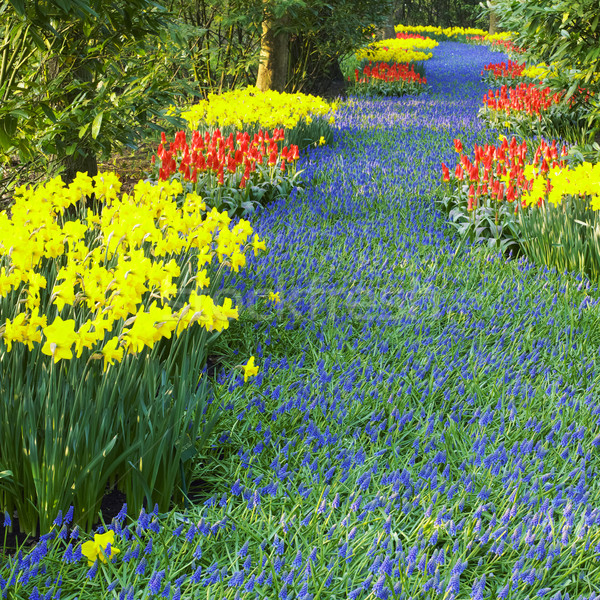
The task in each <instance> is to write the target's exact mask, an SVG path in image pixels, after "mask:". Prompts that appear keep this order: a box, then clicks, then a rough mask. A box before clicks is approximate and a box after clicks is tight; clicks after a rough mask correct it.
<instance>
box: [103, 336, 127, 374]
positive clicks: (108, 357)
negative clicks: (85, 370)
mask: <svg viewBox="0 0 600 600" xmlns="http://www.w3.org/2000/svg"><path fill="white" fill-rule="evenodd" d="M118 343H119V338H117V337H113V338H110V340H108V342H106V344H104V348H102V356H103V357H104V372H106V369H107V368H108V365H112V364H114V363H115V361H116V362H121V361H122V360H123V348H121V347H120V346H118Z"/></svg>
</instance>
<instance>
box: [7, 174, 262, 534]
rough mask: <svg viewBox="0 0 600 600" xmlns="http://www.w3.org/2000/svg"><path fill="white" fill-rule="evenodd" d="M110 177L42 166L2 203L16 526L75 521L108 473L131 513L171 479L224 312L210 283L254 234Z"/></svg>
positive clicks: (92, 509)
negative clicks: (44, 170) (35, 183)
mask: <svg viewBox="0 0 600 600" xmlns="http://www.w3.org/2000/svg"><path fill="white" fill-rule="evenodd" d="M119 187H120V184H119V182H118V179H116V178H115V177H114V176H113V175H110V174H100V175H98V176H97V177H95V178H94V180H93V181H92V179H91V178H89V177H87V176H85V175H83V174H79V175H78V177H77V178H76V180H75V181H74V182H73V183H72V184H71V185H69V186H68V187H65V186H64V185H63V183H62V181H61V180H60V178H56V179H54V180H51V181H49V182H48V183H47V184H45V185H44V186H39V187H37V188H35V189H33V188H29V189H20V190H19V194H18V197H17V199H16V202H15V204H14V206H13V207H12V211H11V212H12V215H11V218H8V216H7V215H6V213H1V214H0V222H1V223H2V228H1V231H2V238H1V240H0V260H1V264H2V269H1V270H0V317H1V318H2V320H3V324H2V326H1V327H0V335H1V337H0V358H1V360H0V369H1V375H0V395H1V398H2V402H1V409H0V410H1V411H2V422H3V423H9V422H11V423H13V424H14V427H11V428H10V429H9V430H8V429H7V428H6V427H3V432H2V436H1V438H0V449H1V453H0V456H1V462H0V470H2V471H7V472H9V476H8V477H4V478H3V479H0V499H1V501H2V504H3V505H4V506H5V507H6V509H7V510H8V511H9V512H10V513H12V511H13V510H16V511H17V512H18V515H19V524H20V526H21V528H22V529H23V530H25V531H27V532H29V533H35V531H36V527H37V526H38V524H39V527H40V530H41V531H42V532H47V531H48V530H49V528H50V523H51V519H50V515H51V514H52V513H56V512H57V511H58V510H63V511H65V510H66V509H67V508H68V507H69V505H70V504H73V505H74V506H75V518H76V520H77V522H78V523H80V524H81V525H85V526H87V527H89V526H90V525H91V524H92V522H93V520H94V519H95V514H96V510H97V508H98V506H99V502H100V500H101V499H102V496H103V494H104V492H105V488H106V486H107V484H108V483H109V481H110V482H112V483H116V485H117V486H118V488H119V489H121V490H123V491H124V492H125V494H126V496H127V499H128V502H129V503H130V506H131V507H135V510H139V509H140V508H141V506H142V502H143V501H144V500H145V501H147V502H148V503H154V502H158V504H159V506H160V507H161V509H162V510H166V509H167V508H168V507H169V505H170V502H171V498H172V496H173V494H176V493H177V490H178V488H180V487H181V486H183V487H184V488H185V481H186V479H185V478H186V472H187V473H188V474H189V460H190V459H191V458H192V457H193V456H194V455H195V454H196V451H197V449H196V444H197V443H198V444H199V445H200V446H201V445H202V440H201V437H202V431H203V429H204V428H205V427H207V426H206V425H205V421H207V420H208V421H210V418H209V417H208V416H207V415H205V414H204V412H205V410H206V408H207V392H208V390H207V388H206V384H205V383H202V385H200V386H198V381H199V380H198V378H199V376H200V373H201V370H202V368H203V366H204V364H205V361H206V356H207V348H208V345H209V343H210V342H211V340H212V339H214V338H215V337H216V336H217V335H218V333H219V332H221V331H223V330H224V329H227V327H228V326H229V320H230V319H235V318H237V315H238V312H237V308H235V307H234V306H233V305H232V301H231V299H230V298H224V299H223V302H222V304H218V300H219V297H220V295H221V292H219V290H220V287H221V286H222V285H223V282H224V280H225V279H226V277H227V274H228V272H231V271H235V272H237V271H239V269H240V268H243V267H244V265H245V263H246V255H245V252H246V250H247V249H248V248H249V247H251V246H252V245H254V247H255V250H257V249H258V247H259V246H262V247H264V243H262V242H260V240H259V239H258V237H257V236H255V237H254V241H253V242H250V236H251V233H252V228H251V227H250V225H249V223H248V222H246V221H239V222H238V223H236V224H230V219H229V217H227V215H226V214H222V213H218V212H217V211H214V210H213V211H211V212H210V213H207V212H206V206H205V204H204V203H203V202H202V201H201V199H200V198H199V197H198V196H196V195H195V194H187V195H182V188H181V185H180V184H179V183H178V182H171V183H165V182H161V183H159V184H157V185H152V184H147V183H143V182H140V183H139V184H138V185H137V186H136V188H135V191H134V193H133V195H132V196H127V195H124V196H123V197H122V198H119V197H118V192H119ZM92 194H93V195H94V196H95V199H96V200H95V202H96V207H95V210H91V209H90V208H87V209H86V206H85V205H86V197H87V196H90V195H92ZM176 197H179V203H177V202H176V200H175V198H176ZM73 213H76V215H77V218H73ZM215 300H216V301H215ZM209 334H210V335H209ZM209 429H210V426H208V429H207V431H208V430H209Z"/></svg>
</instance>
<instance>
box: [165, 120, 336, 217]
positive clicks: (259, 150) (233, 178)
mask: <svg viewBox="0 0 600 600" xmlns="http://www.w3.org/2000/svg"><path fill="white" fill-rule="evenodd" d="M284 140H285V131H284V130H283V129H275V130H274V131H273V132H272V133H269V132H268V131H265V132H263V131H259V132H258V133H256V134H254V135H252V136H251V135H250V134H249V133H248V132H247V131H245V132H237V133H236V134H235V136H234V134H233V133H230V134H229V136H228V137H227V138H225V137H223V135H222V134H221V131H220V129H215V130H214V131H213V132H212V134H211V133H210V132H208V131H206V132H205V133H204V135H202V134H201V133H200V132H199V131H194V132H193V133H192V137H191V140H190V142H189V143H188V141H187V136H186V132H185V131H180V132H178V133H177V134H176V135H175V140H174V141H173V142H170V143H167V139H166V136H165V135H164V134H163V136H162V142H161V144H160V145H159V147H158V150H157V153H156V156H155V157H153V164H156V165H157V166H158V179H159V180H160V181H167V180H170V179H171V178H173V177H174V176H176V177H178V178H180V179H181V180H182V182H183V185H185V186H186V188H187V190H188V191H189V192H194V193H195V194H198V195H199V196H201V197H202V199H203V200H204V201H205V202H207V203H208V204H209V205H210V207H215V208H217V209H218V210H221V209H222V208H225V209H226V210H227V211H228V214H229V216H230V217H233V216H236V215H244V216H247V215H249V214H251V213H253V212H254V211H255V210H256V208H257V207H258V206H261V205H264V204H266V203H268V202H270V201H272V200H274V199H275V198H285V197H287V196H289V194H290V193H291V191H292V189H293V188H294V185H295V184H296V183H297V175H298V173H297V171H296V161H297V160H298V158H299V153H298V146H296V145H294V144H292V145H290V146H289V147H288V146H283V143H284ZM321 143H322V144H324V143H325V139H324V138H321ZM156 158H158V161H156Z"/></svg>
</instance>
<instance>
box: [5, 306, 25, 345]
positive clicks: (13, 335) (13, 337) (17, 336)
mask: <svg viewBox="0 0 600 600" xmlns="http://www.w3.org/2000/svg"><path fill="white" fill-rule="evenodd" d="M25 317H26V315H25V313H19V314H18V315H17V316H16V317H15V318H14V319H13V320H12V322H11V320H10V319H6V323H5V325H4V333H3V334H2V338H3V339H4V343H5V344H6V351H7V352H10V351H11V350H12V343H13V342H22V341H24V339H25V335H26V332H27V325H26V323H25Z"/></svg>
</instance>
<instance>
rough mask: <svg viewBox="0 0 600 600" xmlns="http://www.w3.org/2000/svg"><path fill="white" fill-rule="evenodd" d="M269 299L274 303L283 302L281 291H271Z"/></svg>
mask: <svg viewBox="0 0 600 600" xmlns="http://www.w3.org/2000/svg"><path fill="white" fill-rule="evenodd" d="M269 301H270V302H272V303H273V304H279V303H280V302H281V298H280V297H279V292H269Z"/></svg>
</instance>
